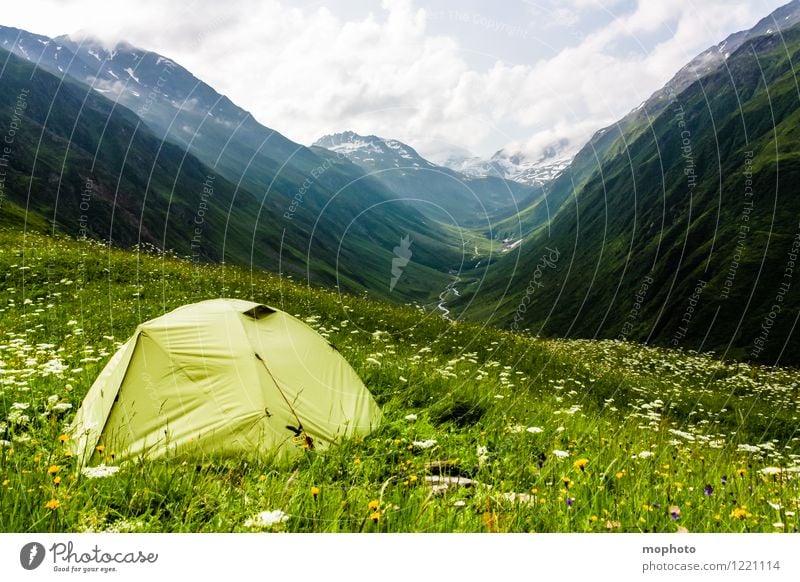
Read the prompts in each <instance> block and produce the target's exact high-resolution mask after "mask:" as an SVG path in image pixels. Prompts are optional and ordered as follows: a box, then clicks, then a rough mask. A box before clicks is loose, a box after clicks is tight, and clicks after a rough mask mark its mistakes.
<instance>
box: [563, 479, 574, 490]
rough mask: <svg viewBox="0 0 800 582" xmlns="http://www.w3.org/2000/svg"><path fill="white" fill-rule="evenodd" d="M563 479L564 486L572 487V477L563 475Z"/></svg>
mask: <svg viewBox="0 0 800 582" xmlns="http://www.w3.org/2000/svg"><path fill="white" fill-rule="evenodd" d="M561 481H562V482H563V483H564V487H566V488H567V489H569V488H570V487H572V479H570V478H569V477H562V478H561Z"/></svg>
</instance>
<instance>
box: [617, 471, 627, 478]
mask: <svg viewBox="0 0 800 582" xmlns="http://www.w3.org/2000/svg"><path fill="white" fill-rule="evenodd" d="M624 476H625V471H617V474H616V475H615V477H616V478H617V479H622V478H623V477H624Z"/></svg>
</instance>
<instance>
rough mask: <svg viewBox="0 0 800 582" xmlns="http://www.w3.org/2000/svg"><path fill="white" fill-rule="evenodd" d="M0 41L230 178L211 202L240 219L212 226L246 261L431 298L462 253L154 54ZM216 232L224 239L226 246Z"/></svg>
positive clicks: (319, 279) (28, 39)
mask: <svg viewBox="0 0 800 582" xmlns="http://www.w3.org/2000/svg"><path fill="white" fill-rule="evenodd" d="M0 46H2V47H6V48H8V49H9V50H10V51H12V52H13V53H14V54H16V55H18V56H20V57H21V58H23V59H26V60H28V61H29V62H31V63H35V64H36V65H37V66H38V67H40V68H42V69H46V70H47V71H49V72H50V73H52V74H53V75H55V76H56V77H58V78H61V79H64V80H71V81H76V82H77V83H79V84H81V86H84V87H91V88H92V91H91V92H92V95H93V96H98V97H100V96H102V97H106V98H108V99H109V100H110V101H108V102H109V103H111V104H112V110H113V111H116V110H118V109H125V110H129V111H130V112H131V114H132V115H133V116H134V117H137V116H138V118H140V119H141V120H142V121H143V122H144V124H146V126H147V127H148V128H149V130H150V131H151V132H152V134H154V135H155V136H156V137H157V138H158V139H159V140H160V141H163V142H165V145H167V143H172V144H175V145H177V146H178V147H179V148H181V149H183V150H185V151H186V153H187V154H188V155H191V156H194V157H196V158H197V159H198V160H199V161H200V162H201V163H203V164H204V165H205V166H207V167H208V171H209V172H210V173H213V174H215V175H219V176H220V177H223V178H225V179H226V180H227V181H228V182H230V183H231V184H234V185H235V192H234V195H233V198H232V200H231V203H230V204H228V205H227V206H224V207H222V208H221V209H220V210H221V211H224V212H233V211H234V210H236V209H238V208H247V209H248V210H247V212H248V218H250V220H249V221H248V220H246V221H233V220H231V221H226V222H222V223H221V225H222V226H221V228H224V229H227V230H231V231H235V232H234V236H233V240H236V239H241V241H243V244H244V241H247V244H246V252H244V255H245V256H244V260H245V261H246V262H247V263H248V264H253V265H254V266H257V267H259V268H266V269H269V270H273V271H291V272H294V273H296V274H298V275H302V276H305V277H307V278H308V279H309V280H311V281H313V282H316V283H321V284H325V285H339V286H340V287H341V288H342V289H347V290H352V291H362V290H369V291H371V292H374V293H376V294H378V295H381V296H384V297H390V298H392V299H395V300H400V301H407V300H427V299H429V298H432V297H436V295H438V294H439V293H440V292H441V289H442V288H444V287H445V286H446V285H447V284H448V283H449V281H450V279H451V277H450V275H449V274H448V272H449V271H450V269H452V268H454V267H457V266H458V265H459V263H460V261H461V257H462V242H461V240H460V239H459V238H457V237H456V236H454V235H453V234H452V233H451V232H449V231H448V230H446V229H443V228H440V227H438V225H437V223H435V222H432V221H431V220H430V219H429V218H427V217H426V216H425V215H424V214H422V213H421V212H420V211H419V208H420V204H416V205H415V204H414V203H409V202H408V201H403V200H401V199H398V196H397V195H396V194H395V193H394V192H391V191H389V190H387V188H386V187H385V186H384V185H383V184H381V183H380V182H379V181H378V180H375V179H374V178H371V177H369V176H367V175H366V174H365V172H364V171H363V170H362V169H361V168H359V167H358V166H357V165H355V164H353V163H351V162H350V161H348V160H347V159H343V158H339V157H335V156H333V157H331V156H328V155H326V154H323V153H321V152H313V151H312V150H311V149H309V148H306V147H304V146H301V145H299V144H296V143H294V142H292V141H291V140H289V139H287V138H286V137H284V136H282V135H281V134H279V133H278V132H276V131H274V130H272V129H269V128H267V127H265V126H263V125H261V124H260V123H259V122H258V121H256V120H255V119H254V118H253V116H252V115H250V114H249V113H248V112H246V111H245V110H243V109H241V108H240V107H238V106H237V105H235V104H234V103H232V102H231V101H230V100H229V99H228V98H227V97H225V96H224V95H220V94H219V93H218V92H217V91H215V90H214V89H213V88H212V87H210V86H209V85H207V84H205V83H203V82H202V81H200V80H199V79H197V78H196V77H195V76H194V75H192V74H191V73H190V72H189V71H188V70H186V69H184V68H183V67H181V66H180V65H178V64H176V63H175V62H174V61H172V60H170V59H168V58H166V57H164V56H162V55H158V54H155V53H152V52H147V51H144V50H141V49H138V48H136V47H133V46H131V45H129V44H126V43H118V44H117V45H116V46H115V47H114V48H113V49H108V48H105V47H104V46H103V45H102V44H100V43H99V42H96V41H94V40H92V39H90V38H80V39H72V38H70V37H58V38H56V39H51V38H48V37H43V36H40V35H35V34H32V33H29V32H26V31H22V30H19V29H13V28H7V27H0ZM86 91H88V89H87V90H86ZM86 91H84V92H86ZM112 135H113V134H109V137H108V138H107V139H106V140H105V141H104V142H103V143H104V147H106V146H108V144H109V143H110V142H111V141H112V139H111V136H112ZM64 137H65V139H68V138H69V136H68V135H66V136H64ZM113 145H114V147H116V144H113ZM108 147H111V146H108ZM221 235H223V241H224V242H225V244H226V245H229V244H230V243H231V242H232V237H231V236H229V235H228V234H226V233H225V232H223V233H221ZM404 237H410V238H411V239H412V240H414V247H413V248H414V260H413V261H412V262H411V264H409V266H408V269H406V271H405V275H404V277H403V278H402V280H401V281H400V283H399V284H398V285H396V286H394V287H391V288H390V281H391V276H390V274H391V264H392V260H393V258H394V254H393V248H394V247H396V246H397V245H398V244H399V242H400V241H401V240H402V239H403V238H404ZM224 249H225V254H227V253H229V252H233V251H232V250H231V249H230V248H229V247H228V246H225V247H224ZM236 252H237V254H241V252H240V251H239V250H238V249H237V250H236ZM218 254H220V255H221V254H223V253H222V250H221V249H220V251H219V253H218Z"/></svg>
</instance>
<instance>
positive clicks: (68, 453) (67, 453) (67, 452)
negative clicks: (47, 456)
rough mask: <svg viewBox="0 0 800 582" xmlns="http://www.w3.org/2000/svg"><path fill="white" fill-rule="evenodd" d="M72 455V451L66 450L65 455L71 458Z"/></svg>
mask: <svg viewBox="0 0 800 582" xmlns="http://www.w3.org/2000/svg"><path fill="white" fill-rule="evenodd" d="M71 456H72V451H64V457H65V458H67V459H69V458H70V457H71Z"/></svg>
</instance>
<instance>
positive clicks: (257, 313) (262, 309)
mask: <svg viewBox="0 0 800 582" xmlns="http://www.w3.org/2000/svg"><path fill="white" fill-rule="evenodd" d="M242 313H244V314H245V315H246V316H248V317H252V318H253V319H261V318H263V317H266V316H268V315H269V314H271V313H275V310H274V309H270V308H269V307H267V306H266V305H256V306H255V307H253V308H252V309H248V310H247V311H243V312H242Z"/></svg>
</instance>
